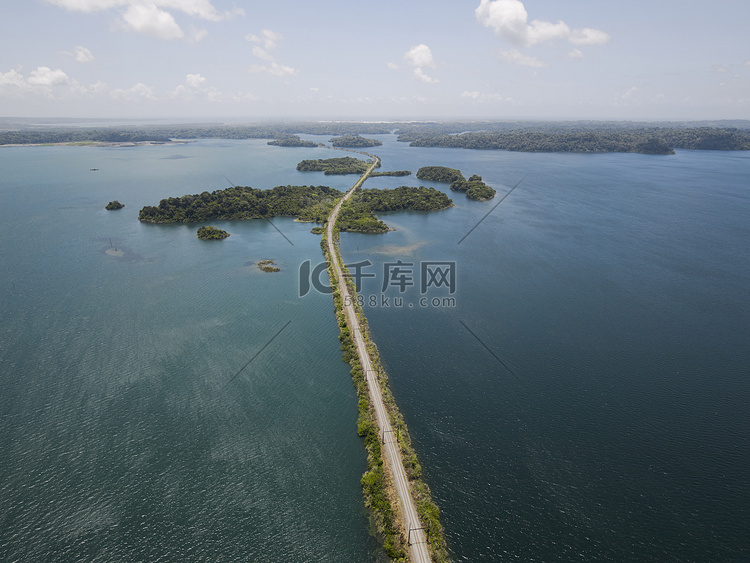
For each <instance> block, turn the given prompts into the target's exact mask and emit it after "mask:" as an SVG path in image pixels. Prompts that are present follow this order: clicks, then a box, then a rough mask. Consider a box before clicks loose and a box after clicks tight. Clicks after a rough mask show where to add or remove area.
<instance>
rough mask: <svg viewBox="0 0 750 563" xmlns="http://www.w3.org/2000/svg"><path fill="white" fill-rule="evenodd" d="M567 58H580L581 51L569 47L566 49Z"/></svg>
mask: <svg viewBox="0 0 750 563" xmlns="http://www.w3.org/2000/svg"><path fill="white" fill-rule="evenodd" d="M568 58H569V59H582V58H583V53H582V52H581V50H580V49H571V50H570V51H568Z"/></svg>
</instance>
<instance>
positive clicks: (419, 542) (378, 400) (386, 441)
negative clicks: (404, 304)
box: [327, 151, 431, 563]
mask: <svg viewBox="0 0 750 563" xmlns="http://www.w3.org/2000/svg"><path fill="white" fill-rule="evenodd" d="M355 152H356V151H355ZM362 154H366V153H362ZM367 156H370V157H371V158H372V159H373V164H372V166H370V168H369V169H368V170H367V172H365V173H364V174H363V175H362V176H361V177H360V179H359V180H357V183H355V184H354V185H353V186H352V187H351V188H350V189H349V191H348V192H346V195H345V196H344V197H343V198H341V201H339V203H338V204H336V207H334V208H333V211H332V212H331V215H330V216H329V217H328V227H327V229H328V230H327V239H328V253H329V255H330V256H331V260H332V261H333V269H334V273H335V274H336V281H337V284H338V286H339V290H340V292H341V298H342V300H343V303H344V314H345V315H346V324H347V325H348V327H349V331H350V332H351V334H352V337H353V338H354V343H355V344H356V346H357V353H358V354H359V362H360V364H361V366H362V369H363V370H364V372H365V373H366V374H367V389H368V390H369V393H370V400H371V401H372V404H373V405H374V406H375V413H376V415H377V423H378V427H379V428H380V437H381V438H382V441H383V448H382V449H381V452H382V454H383V456H384V457H385V461H386V462H387V463H388V467H390V470H391V474H392V475H393V481H394V485H395V487H396V493H397V494H398V498H399V501H400V504H401V514H402V515H403V517H404V523H403V524H404V529H405V530H407V535H408V536H409V539H410V545H409V561H410V562H411V563H430V561H431V559H430V553H429V550H428V549H427V537H426V535H425V533H424V531H423V530H422V529H421V527H422V524H420V522H419V517H418V516H417V508H416V506H415V504H414V499H413V498H412V496H411V492H410V488H409V481H408V480H407V478H406V471H405V470H404V464H403V462H402V460H401V452H400V449H401V448H400V447H399V445H398V441H397V439H396V434H395V432H394V431H393V428H392V427H391V423H390V419H389V417H388V412H387V411H386V409H385V405H384V404H383V396H382V394H381V391H380V384H379V383H378V380H377V373H376V372H375V370H374V369H373V367H372V362H371V361H370V355H369V353H368V352H367V347H366V346H365V340H364V338H363V337H362V334H361V331H360V327H359V320H358V319H357V315H356V313H355V311H354V305H353V304H352V298H351V295H350V294H349V289H348V287H347V285H346V283H345V282H344V274H343V272H342V270H341V263H340V262H341V256H340V254H339V252H338V248H336V245H335V243H334V240H333V227H334V224H335V223H336V219H337V218H338V215H339V211H340V210H341V204H342V203H343V202H344V201H346V200H347V199H349V198H350V197H351V196H352V194H353V193H354V190H356V189H357V188H358V187H359V186H361V185H362V184H363V183H364V181H365V180H366V179H367V177H368V176H369V175H370V173H371V172H372V171H373V170H375V168H376V167H377V165H378V163H379V162H380V159H379V158H378V157H377V156H373V155H367Z"/></svg>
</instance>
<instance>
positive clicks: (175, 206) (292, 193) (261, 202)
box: [138, 186, 341, 224]
mask: <svg viewBox="0 0 750 563" xmlns="http://www.w3.org/2000/svg"><path fill="white" fill-rule="evenodd" d="M339 197H341V192H340V191H338V190H335V189H333V188H329V187H328V186H276V187H275V188H272V189H270V190H258V189H254V188H250V187H242V186H234V187H231V188H226V189H224V190H215V191H213V192H207V191H206V192H203V193H200V194H193V195H184V196H182V197H169V198H166V199H162V200H161V201H160V202H159V205H156V206H154V205H150V206H149V205H147V206H145V207H143V208H142V209H141V210H140V212H139V213H138V220H139V221H141V222H143V223H158V224H166V223H200V222H205V221H216V220H222V221H236V220H243V219H270V218H271V217H276V216H290V217H298V218H299V219H300V220H303V221H317V222H322V221H324V220H325V219H326V218H327V217H328V214H329V213H330V210H331V209H332V208H333V205H334V203H335V201H336V200H337V199H338V198H339Z"/></svg>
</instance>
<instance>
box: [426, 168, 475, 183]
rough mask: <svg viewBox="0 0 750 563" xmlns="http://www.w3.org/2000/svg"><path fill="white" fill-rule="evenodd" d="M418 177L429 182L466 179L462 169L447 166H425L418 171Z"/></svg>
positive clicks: (449, 181)
mask: <svg viewBox="0 0 750 563" xmlns="http://www.w3.org/2000/svg"><path fill="white" fill-rule="evenodd" d="M417 178H419V179H420V180H427V181H428V182H442V183H445V184H450V183H452V182H455V181H457V180H465V178H464V175H463V174H461V171H460V170H456V169H455V168H448V167H447V166H423V167H422V168H420V169H419V170H418V171H417Z"/></svg>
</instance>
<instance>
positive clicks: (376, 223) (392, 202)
mask: <svg viewBox="0 0 750 563" xmlns="http://www.w3.org/2000/svg"><path fill="white" fill-rule="evenodd" d="M452 204H453V201H451V199H450V198H449V197H448V196H447V195H445V194H444V193H443V192H441V191H439V190H436V189H435V188H425V187H424V186H420V187H419V188H414V187H407V186H401V187H400V188H395V189H392V190H378V189H366V190H358V191H357V193H355V194H354V195H353V196H352V197H351V198H350V199H349V200H348V201H347V202H346V203H345V204H344V205H343V206H342V207H341V211H340V213H339V218H338V221H337V225H338V228H339V231H342V232H343V231H349V232H358V233H385V232H387V231H389V230H390V227H388V225H386V224H385V223H384V222H383V221H381V220H380V219H378V218H377V217H376V216H375V214H374V213H375V212H382V211H406V210H409V211H439V210H441V209H446V208H448V207H450V206H451V205H452Z"/></svg>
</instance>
